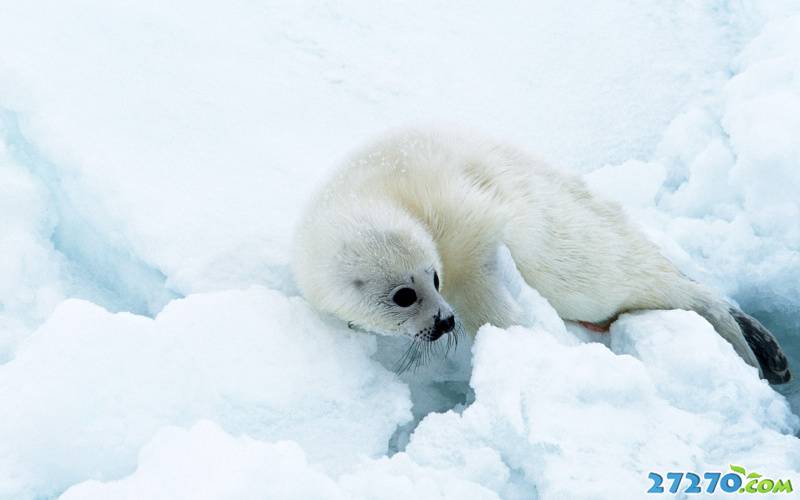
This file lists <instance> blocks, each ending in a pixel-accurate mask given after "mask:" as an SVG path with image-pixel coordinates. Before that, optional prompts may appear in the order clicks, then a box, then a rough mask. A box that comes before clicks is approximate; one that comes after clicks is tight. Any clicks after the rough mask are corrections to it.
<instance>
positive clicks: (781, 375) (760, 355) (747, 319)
mask: <svg viewBox="0 0 800 500" xmlns="http://www.w3.org/2000/svg"><path fill="white" fill-rule="evenodd" d="M730 313H731V316H733V319H735V320H736V322H737V323H739V328H741V329H742V333H743V334H744V338H745V340H747V343H748V344H749V345H750V349H752V350H753V353H754V354H755V355H756V358H757V359H758V363H759V364H760V365H761V371H762V375H763V377H764V378H765V379H767V381H768V382H769V383H770V384H785V383H786V382H788V381H789V380H790V379H791V378H792V374H791V373H790V372H789V364H788V362H787V361H786V356H785V355H784V354H783V350H781V346H780V345H778V341H777V340H775V337H774V336H773V335H772V334H771V333H770V332H769V330H767V329H766V328H765V327H764V325H762V324H761V323H759V321H758V320H757V319H755V318H753V317H752V316H748V315H747V314H745V313H743V312H742V311H740V310H738V309H734V308H731V310H730Z"/></svg>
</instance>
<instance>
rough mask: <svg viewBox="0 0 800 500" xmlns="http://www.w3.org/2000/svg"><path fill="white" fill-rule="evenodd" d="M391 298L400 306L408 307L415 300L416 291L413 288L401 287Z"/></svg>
mask: <svg viewBox="0 0 800 500" xmlns="http://www.w3.org/2000/svg"><path fill="white" fill-rule="evenodd" d="M392 300H393V301H394V303H395V304H397V305H398V306H400V307H409V306H410V305H411V304H413V303H414V302H416V301H417V292H415V291H414V289H413V288H401V289H400V290H398V291H396V292H395V293H394V295H393V296H392Z"/></svg>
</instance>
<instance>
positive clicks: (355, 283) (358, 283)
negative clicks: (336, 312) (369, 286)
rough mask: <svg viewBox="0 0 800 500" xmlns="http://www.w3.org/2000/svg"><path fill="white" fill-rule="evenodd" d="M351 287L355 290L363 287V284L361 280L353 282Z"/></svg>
mask: <svg viewBox="0 0 800 500" xmlns="http://www.w3.org/2000/svg"><path fill="white" fill-rule="evenodd" d="M353 286H354V287H356V288H361V287H362V286H364V282H363V281H362V280H353Z"/></svg>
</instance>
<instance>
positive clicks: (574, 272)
mask: <svg viewBox="0 0 800 500" xmlns="http://www.w3.org/2000/svg"><path fill="white" fill-rule="evenodd" d="M501 245H505V246H506V247H507V248H508V250H509V251H510V253H511V256H512V258H513V260H514V263H515V264H516V266H517V269H518V270H519V272H520V274H521V275H522V277H523V278H524V280H525V281H526V282H527V283H528V285H530V286H531V287H533V288H535V289H536V290H537V291H538V292H539V293H540V294H541V295H542V296H543V297H545V298H546V299H547V300H548V301H549V302H550V304H552V306H553V307H554V308H555V310H556V311H557V312H558V314H559V315H560V316H561V317H562V318H563V319H565V320H571V321H576V322H579V323H582V324H584V325H585V326H588V327H590V328H592V329H595V330H602V329H603V328H606V327H607V326H608V324H610V323H611V322H613V321H614V319H615V318H617V316H619V315H620V314H621V313H623V312H626V311H635V310H641V309H686V310H691V311H696V312H697V313H698V314H700V315H701V316H703V317H704V318H705V319H706V320H708V321H709V322H710V323H711V324H712V325H713V326H714V328H715V329H716V331H717V332H718V333H719V334H720V335H721V336H722V337H723V338H724V339H725V340H727V341H728V342H729V343H730V344H731V345H732V346H733V348H734V349H735V350H736V352H737V353H738V354H739V355H740V356H741V357H742V358H743V359H744V360H745V361H746V362H747V363H749V364H751V365H752V366H755V367H757V368H759V370H760V373H761V375H762V376H763V377H764V378H766V379H767V380H768V381H769V382H771V383H774V384H779V383H784V382H787V381H788V380H789V379H790V372H789V369H788V366H787V361H786V357H785V356H784V354H783V352H782V351H781V348H780V346H779V345H778V343H777V342H776V340H775V338H774V337H773V335H772V334H771V333H770V332H769V331H768V330H767V329H766V328H764V326H763V325H761V324H760V323H759V322H758V321H756V320H755V319H754V318H752V317H750V316H748V315H747V314H745V313H743V312H742V311H740V310H739V309H738V308H736V307H734V306H732V305H731V304H729V303H727V302H726V301H725V300H724V299H723V298H722V297H720V296H719V295H717V294H716V293H714V292H713V291H711V290H709V289H708V288H706V287H704V286H702V285H700V284H698V283H696V282H694V281H692V280H690V279H688V278H687V277H686V276H684V275H683V274H681V273H680V272H679V271H678V270H677V269H676V268H675V267H674V266H673V265H672V263H670V262H669V261H668V260H667V259H666V258H665V257H664V256H662V255H661V253H660V251H659V249H658V247H657V246H656V245H654V244H653V243H652V242H650V241H649V240H648V239H647V238H646V237H645V236H644V235H643V234H642V233H641V232H640V231H639V230H637V229H636V228H635V227H634V226H633V225H632V224H630V223H629V222H628V221H627V220H626V218H625V216H624V214H623V212H622V210H621V208H620V207H619V206H618V205H617V204H615V203H613V202H610V201H606V200H603V199H600V198H597V197H595V196H593V195H592V194H591V193H590V192H589V191H588V190H587V188H586V186H585V185H584V183H583V182H582V181H581V180H580V179H578V178H577V177H575V176H573V175H570V174H568V173H565V172H563V171H560V170H557V169H554V168H552V167H550V166H548V165H545V164H543V163H541V162H539V161H537V160H535V159H534V158H531V157H529V156H527V155H526V154H524V153H522V152H521V151H518V150H516V149H514V148H512V147H509V146H506V145H502V144H496V143H493V142H490V141H487V140H481V139H476V138H474V137H468V136H459V135H450V134H442V133H434V132H422V131H406V132H401V133H397V134H394V135H390V136H387V137H384V138H383V139H381V140H379V141H377V142H376V143H374V144H372V145H370V146H367V147H366V148H365V149H363V150H362V151H360V152H358V153H356V154H355V155H354V156H352V157H351V158H350V159H349V161H347V162H346V163H345V165H344V166H343V167H342V168H341V169H340V170H338V171H337V173H336V174H335V175H334V177H333V178H332V179H331V180H330V181H329V182H328V183H327V184H326V185H325V186H324V188H323V189H322V191H321V192H320V193H319V194H318V195H317V196H316V197H315V198H314V199H313V201H312V203H311V205H310V207H309V208H308V211H307V212H306V214H305V215H304V218H303V219H302V221H301V223H300V224H299V227H298V231H297V235H296V245H295V247H296V248H295V252H294V262H293V271H294V274H295V277H296V279H297V283H298V285H299V287H300V289H301V291H302V293H303V294H304V295H305V297H306V298H307V299H308V300H309V301H310V302H311V303H312V304H313V305H314V306H315V307H317V308H318V309H320V310H323V311H327V312H330V313H333V314H334V315H336V316H338V317H340V318H341V319H343V320H345V321H348V322H349V323H350V324H353V325H356V326H359V327H361V328H364V329H367V330H371V331H376V332H379V333H384V334H390V335H406V336H408V337H410V338H412V339H414V340H415V341H418V342H433V341H436V340H437V339H439V338H440V337H441V336H443V335H445V334H449V335H448V337H450V336H451V335H452V333H451V332H453V330H454V328H456V324H457V322H456V318H457V319H458V323H459V324H461V325H463V327H464V329H465V330H466V331H467V332H468V333H470V334H474V333H475V332H476V331H477V329H478V328H479V327H480V326H481V325H483V324H484V323H491V324H493V325H496V326H499V327H507V326H510V325H512V324H514V323H515V322H516V320H517V318H519V317H520V315H521V311H520V310H519V306H518V305H516V303H515V301H514V300H511V297H510V296H509V292H508V291H507V290H506V288H505V287H504V286H503V283H502V280H501V277H500V275H499V274H500V273H498V272H497V262H496V260H497V250H498V248H500V246H501Z"/></svg>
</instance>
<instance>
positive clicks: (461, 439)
mask: <svg viewBox="0 0 800 500" xmlns="http://www.w3.org/2000/svg"><path fill="white" fill-rule="evenodd" d="M548 309H549V306H548V305H547V304H546V303H545V304H540V305H538V306H537V307H536V312H537V313H540V314H545V315H546V314H548V313H549V312H550V311H548ZM550 310H551V309H550ZM610 336H611V346H612V349H611V350H609V349H608V348H606V347H605V346H603V345H602V344H599V343H576V344H572V345H567V344H565V343H564V342H563V341H561V340H559V339H558V338H557V336H555V335H552V334H550V333H549V332H547V331H546V330H542V329H540V328H537V327H534V328H524V327H512V328H510V329H508V330H501V329H498V328H495V327H491V326H485V327H484V328H482V329H481V331H480V332H479V334H478V337H477V340H476V343H475V345H474V348H473V352H474V358H473V362H474V368H473V372H472V376H471V380H470V385H471V386H472V388H473V389H474V391H475V399H474V402H472V403H471V404H470V405H469V406H468V407H467V408H466V409H463V411H448V412H446V413H431V414H429V415H427V416H426V417H425V418H424V419H423V420H422V421H421V423H420V424H419V426H418V427H417V428H416V430H415V431H414V433H413V434H412V435H411V439H410V442H409V443H408V446H407V447H406V449H405V451H401V452H399V453H396V454H395V455H393V456H392V457H391V458H386V457H384V458H368V459H365V460H362V461H351V462H350V463H349V464H348V466H347V467H345V468H344V470H341V469H340V470H339V471H331V468H330V467H329V466H328V467H325V466H320V465H319V464H316V463H314V462H313V461H311V460H309V458H308V457H307V455H306V454H305V453H303V449H302V448H300V447H299V446H298V445H297V444H295V443H292V442H270V443H266V442H261V441H254V440H252V439H250V438H246V437H239V438H235V437H233V436H230V435H226V434H225V433H224V432H223V431H222V430H221V429H219V428H218V427H217V426H216V425H214V424H211V423H207V422H206V423H199V424H195V425H194V426H193V427H192V428H191V429H190V430H182V429H172V428H170V429H168V430H165V431H161V432H159V433H158V434H157V435H156V437H155V438H154V439H153V441H152V442H151V443H150V444H148V445H147V446H146V447H144V448H143V449H142V452H141V453H140V457H139V465H138V468H137V470H136V471H135V472H134V473H133V474H132V475H130V476H128V477H126V478H124V479H122V480H120V481H111V482H106V483H101V482H98V481H88V482H85V483H83V484H79V485H77V486H74V487H73V488H72V489H70V490H68V491H67V493H66V494H65V495H64V496H63V498H65V499H71V500H76V499H91V498H135V497H137V496H139V497H141V496H142V495H144V496H147V497H148V498H177V497H181V498H183V497H187V496H191V497H195V492H199V494H200V496H199V498H233V497H236V496H237V495H238V496H252V495H255V496H258V495H259V494H264V495H266V496H270V497H271V498H272V497H277V498H294V496H293V495H295V493H294V492H295V491H300V492H309V491H312V492H314V491H318V492H322V493H317V494H321V495H323V496H324V497H326V498H327V497H331V498H339V497H341V498H408V496H409V495H411V496H414V497H417V496H419V497H420V498H465V497H466V498H531V497H534V496H535V495H539V497H541V498H566V497H568V498H597V497H603V498H619V497H625V498H636V497H640V496H641V497H645V496H646V494H645V493H644V492H645V490H646V487H645V484H646V483H647V482H646V481H645V480H644V479H645V478H646V475H647V472H648V471H662V472H663V471H668V470H669V471H671V470H687V471H725V470H727V469H728V466H729V463H745V464H748V465H747V467H748V469H753V470H769V471H770V473H771V474H774V475H776V476H781V475H787V474H788V475H791V474H795V473H796V472H797V467H798V463H800V441H798V440H797V438H795V437H793V436H792V434H791V433H792V432H796V431H797V430H798V429H800V419H798V417H796V416H795V415H793V414H792V413H791V412H790V411H789V407H788V404H787V402H786V400H785V399H784V398H783V397H782V396H780V395H778V394H777V393H775V392H774V391H773V390H772V389H770V387H769V386H768V385H767V384H766V383H765V382H763V381H761V380H760V379H759V378H758V375H757V373H756V370H755V369H754V368H752V367H750V366H748V365H746V364H745V363H744V362H743V361H742V360H741V359H739V358H738V357H737V356H736V355H735V354H734V352H733V349H732V348H731V347H730V345H729V344H727V343H726V342H725V341H723V340H722V339H721V338H720V337H719V336H718V335H717V334H716V333H715V332H714V331H713V329H712V328H711V326H710V325H709V324H708V323H706V322H705V320H703V319H701V318H700V317H699V316H697V315H696V314H695V313H691V312H686V311H659V312H647V313H640V314H635V315H626V316H624V317H623V318H622V319H621V320H620V321H619V322H617V323H616V324H615V325H614V326H613V327H612V331H611V332H610ZM509 374H513V376H509ZM204 470H209V471H212V472H211V473H210V474H205V475H202V477H198V478H197V479H194V477H195V476H196V475H201V474H200V471H204ZM209 492H211V493H209ZM209 494H211V496H208V495H209ZM204 495H206V496H204Z"/></svg>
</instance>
